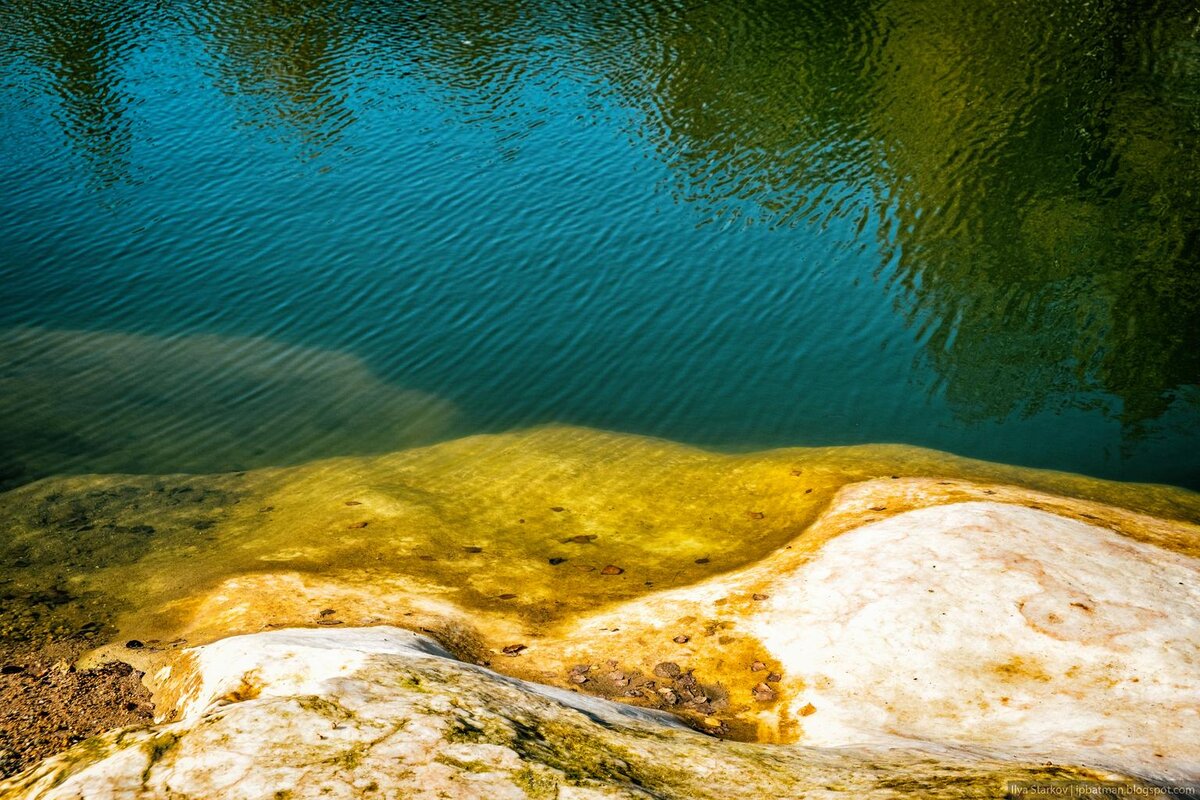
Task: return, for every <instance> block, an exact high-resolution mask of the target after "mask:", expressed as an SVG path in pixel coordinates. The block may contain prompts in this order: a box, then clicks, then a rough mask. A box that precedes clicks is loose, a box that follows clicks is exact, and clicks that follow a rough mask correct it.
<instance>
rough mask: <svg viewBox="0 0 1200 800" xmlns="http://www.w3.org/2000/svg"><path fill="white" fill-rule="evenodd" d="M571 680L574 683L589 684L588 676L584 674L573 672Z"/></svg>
mask: <svg viewBox="0 0 1200 800" xmlns="http://www.w3.org/2000/svg"><path fill="white" fill-rule="evenodd" d="M571 680H572V681H573V682H574V683H587V682H588V676H587V675H584V674H583V673H582V672H572V673H571Z"/></svg>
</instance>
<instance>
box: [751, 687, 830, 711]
mask: <svg viewBox="0 0 1200 800" xmlns="http://www.w3.org/2000/svg"><path fill="white" fill-rule="evenodd" d="M753 694H754V699H755V700H757V701H758V702H760V703H769V702H771V701H772V700H774V699H775V690H774V689H772V688H771V687H770V686H767V685H766V684H765V683H760V684H758V685H757V686H755V687H754V690H753ZM814 710H815V709H814ZM801 713H802V714H803V713H804V712H803V710H802V711H801Z"/></svg>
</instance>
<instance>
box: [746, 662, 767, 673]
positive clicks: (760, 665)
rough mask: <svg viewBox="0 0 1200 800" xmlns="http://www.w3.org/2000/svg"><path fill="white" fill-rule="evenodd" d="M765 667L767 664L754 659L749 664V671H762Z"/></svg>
mask: <svg viewBox="0 0 1200 800" xmlns="http://www.w3.org/2000/svg"><path fill="white" fill-rule="evenodd" d="M766 668H767V665H766V664H764V663H763V662H761V661H755V662H754V663H753V664H751V665H750V671H751V672H762V671H763V670H764V669H766Z"/></svg>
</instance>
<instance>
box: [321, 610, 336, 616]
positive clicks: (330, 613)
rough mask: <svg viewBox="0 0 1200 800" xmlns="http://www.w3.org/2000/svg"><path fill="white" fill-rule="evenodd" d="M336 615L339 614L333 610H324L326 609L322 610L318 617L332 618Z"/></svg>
mask: <svg viewBox="0 0 1200 800" xmlns="http://www.w3.org/2000/svg"><path fill="white" fill-rule="evenodd" d="M336 613H337V612H336V611H334V610H333V609H332V608H324V609H321V613H320V614H318V615H317V616H318V617H332V616H333V615H334V614H336Z"/></svg>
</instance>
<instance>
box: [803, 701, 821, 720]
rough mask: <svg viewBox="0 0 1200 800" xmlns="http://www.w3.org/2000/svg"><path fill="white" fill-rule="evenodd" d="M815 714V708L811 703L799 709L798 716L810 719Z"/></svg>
mask: <svg viewBox="0 0 1200 800" xmlns="http://www.w3.org/2000/svg"><path fill="white" fill-rule="evenodd" d="M815 713H817V707H816V706H814V705H813V704H812V703H806V704H805V705H804V708H802V709H800V716H802V717H811V716H812V715H813V714H815Z"/></svg>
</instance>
